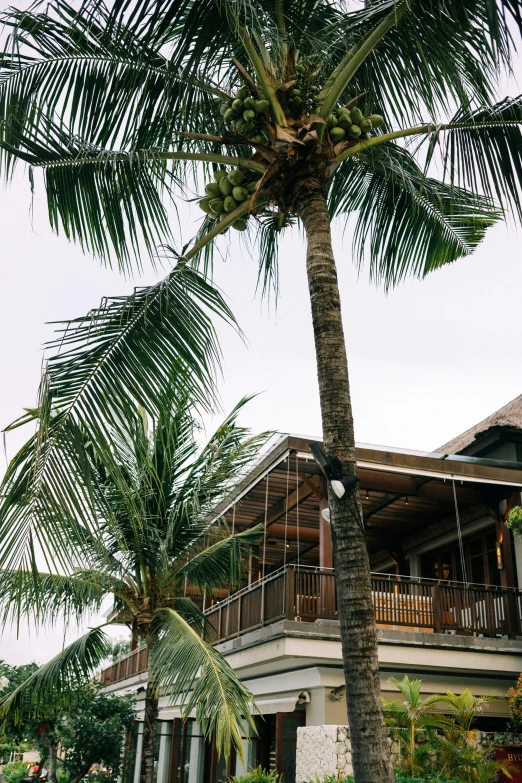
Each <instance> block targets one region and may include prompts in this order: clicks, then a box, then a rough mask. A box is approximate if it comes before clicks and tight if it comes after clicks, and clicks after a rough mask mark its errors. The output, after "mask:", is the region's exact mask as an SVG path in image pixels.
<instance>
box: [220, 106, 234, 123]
mask: <svg viewBox="0 0 522 783" xmlns="http://www.w3.org/2000/svg"><path fill="white" fill-rule="evenodd" d="M235 113H236V112H235V110H234V109H233V108H232V107H230V109H227V110H226V112H225V113H224V114H223V119H224V120H231V119H232V117H233V116H234V114H235Z"/></svg>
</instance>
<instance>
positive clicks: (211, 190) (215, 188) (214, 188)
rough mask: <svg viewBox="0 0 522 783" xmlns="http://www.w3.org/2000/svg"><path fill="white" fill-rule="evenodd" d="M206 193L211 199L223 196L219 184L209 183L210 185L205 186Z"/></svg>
mask: <svg viewBox="0 0 522 783" xmlns="http://www.w3.org/2000/svg"><path fill="white" fill-rule="evenodd" d="M205 193H206V194H207V196H210V198H216V197H218V196H220V195H221V191H220V190H219V185H218V183H217V182H209V183H208V185H206V186H205Z"/></svg>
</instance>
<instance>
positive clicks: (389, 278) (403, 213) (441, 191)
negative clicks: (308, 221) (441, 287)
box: [330, 144, 501, 287]
mask: <svg viewBox="0 0 522 783" xmlns="http://www.w3.org/2000/svg"><path fill="white" fill-rule="evenodd" d="M330 212H331V214H332V216H333V217H334V216H336V215H339V214H342V213H344V212H356V213H357V214H356V223H355V228H354V242H353V250H354V256H355V258H356V259H358V262H359V264H362V263H363V261H364V258H365V253H366V252H368V255H369V262H370V273H371V275H372V277H374V278H375V279H376V280H383V281H384V283H385V285H386V286H387V287H388V286H391V285H395V284H397V283H398V282H400V281H401V280H402V279H403V278H404V277H406V276H407V275H411V274H413V275H416V276H418V277H423V276H424V275H426V274H428V273H429V272H431V271H433V270H434V269H438V268H439V267H441V266H443V265H445V264H448V263H451V262H452V261H455V260H456V259H458V258H461V257H462V256H467V255H469V254H470V253H472V252H473V251H474V250H475V249H476V248H477V246H478V245H479V244H480V242H481V241H482V239H483V238H484V235H485V233H486V231H487V229H488V228H490V227H491V226H492V225H494V223H495V222H497V221H498V220H499V219H500V218H501V213H500V212H499V211H498V210H497V209H495V208H494V205H493V204H491V202H489V201H488V200H487V199H484V198H478V197H477V196H475V195H474V193H473V192H470V191H466V190H464V189H462V188H456V187H450V186H448V185H444V184H443V183H441V182H438V181H437V180H435V179H433V178H430V177H427V176H425V175H424V173H423V172H422V170H421V169H420V167H419V165H418V164H417V163H416V162H415V159H414V158H413V156H412V155H411V154H410V153H409V152H408V151H407V150H405V149H403V148H401V147H398V146H396V145H393V144H387V145H385V146H382V147H377V148H374V149H373V150H368V151H367V152H366V153H365V154H361V155H358V156H355V157H353V158H349V159H348V160H346V161H344V162H343V163H342V164H341V165H340V166H339V168H338V169H337V171H336V173H335V176H334V182H333V185H332V189H331V192H330Z"/></svg>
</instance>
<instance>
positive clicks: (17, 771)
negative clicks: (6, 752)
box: [2, 761, 29, 783]
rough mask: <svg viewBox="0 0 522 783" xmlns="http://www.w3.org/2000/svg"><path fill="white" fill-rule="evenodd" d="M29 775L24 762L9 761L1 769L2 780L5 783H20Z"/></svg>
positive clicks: (27, 766) (27, 767) (27, 765)
mask: <svg viewBox="0 0 522 783" xmlns="http://www.w3.org/2000/svg"><path fill="white" fill-rule="evenodd" d="M28 774H29V764H27V762H26V761H11V763H10V764H4V766H3V767H2V778H3V780H4V781H5V783H22V780H23V779H24V778H26V777H27V775H28Z"/></svg>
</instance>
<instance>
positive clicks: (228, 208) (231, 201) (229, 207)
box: [223, 196, 237, 212]
mask: <svg viewBox="0 0 522 783" xmlns="http://www.w3.org/2000/svg"><path fill="white" fill-rule="evenodd" d="M223 206H224V208H225V212H233V211H234V210H235V208H236V207H237V201H236V200H235V198H234V197H233V196H227V197H226V199H225V201H224V202H223Z"/></svg>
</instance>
